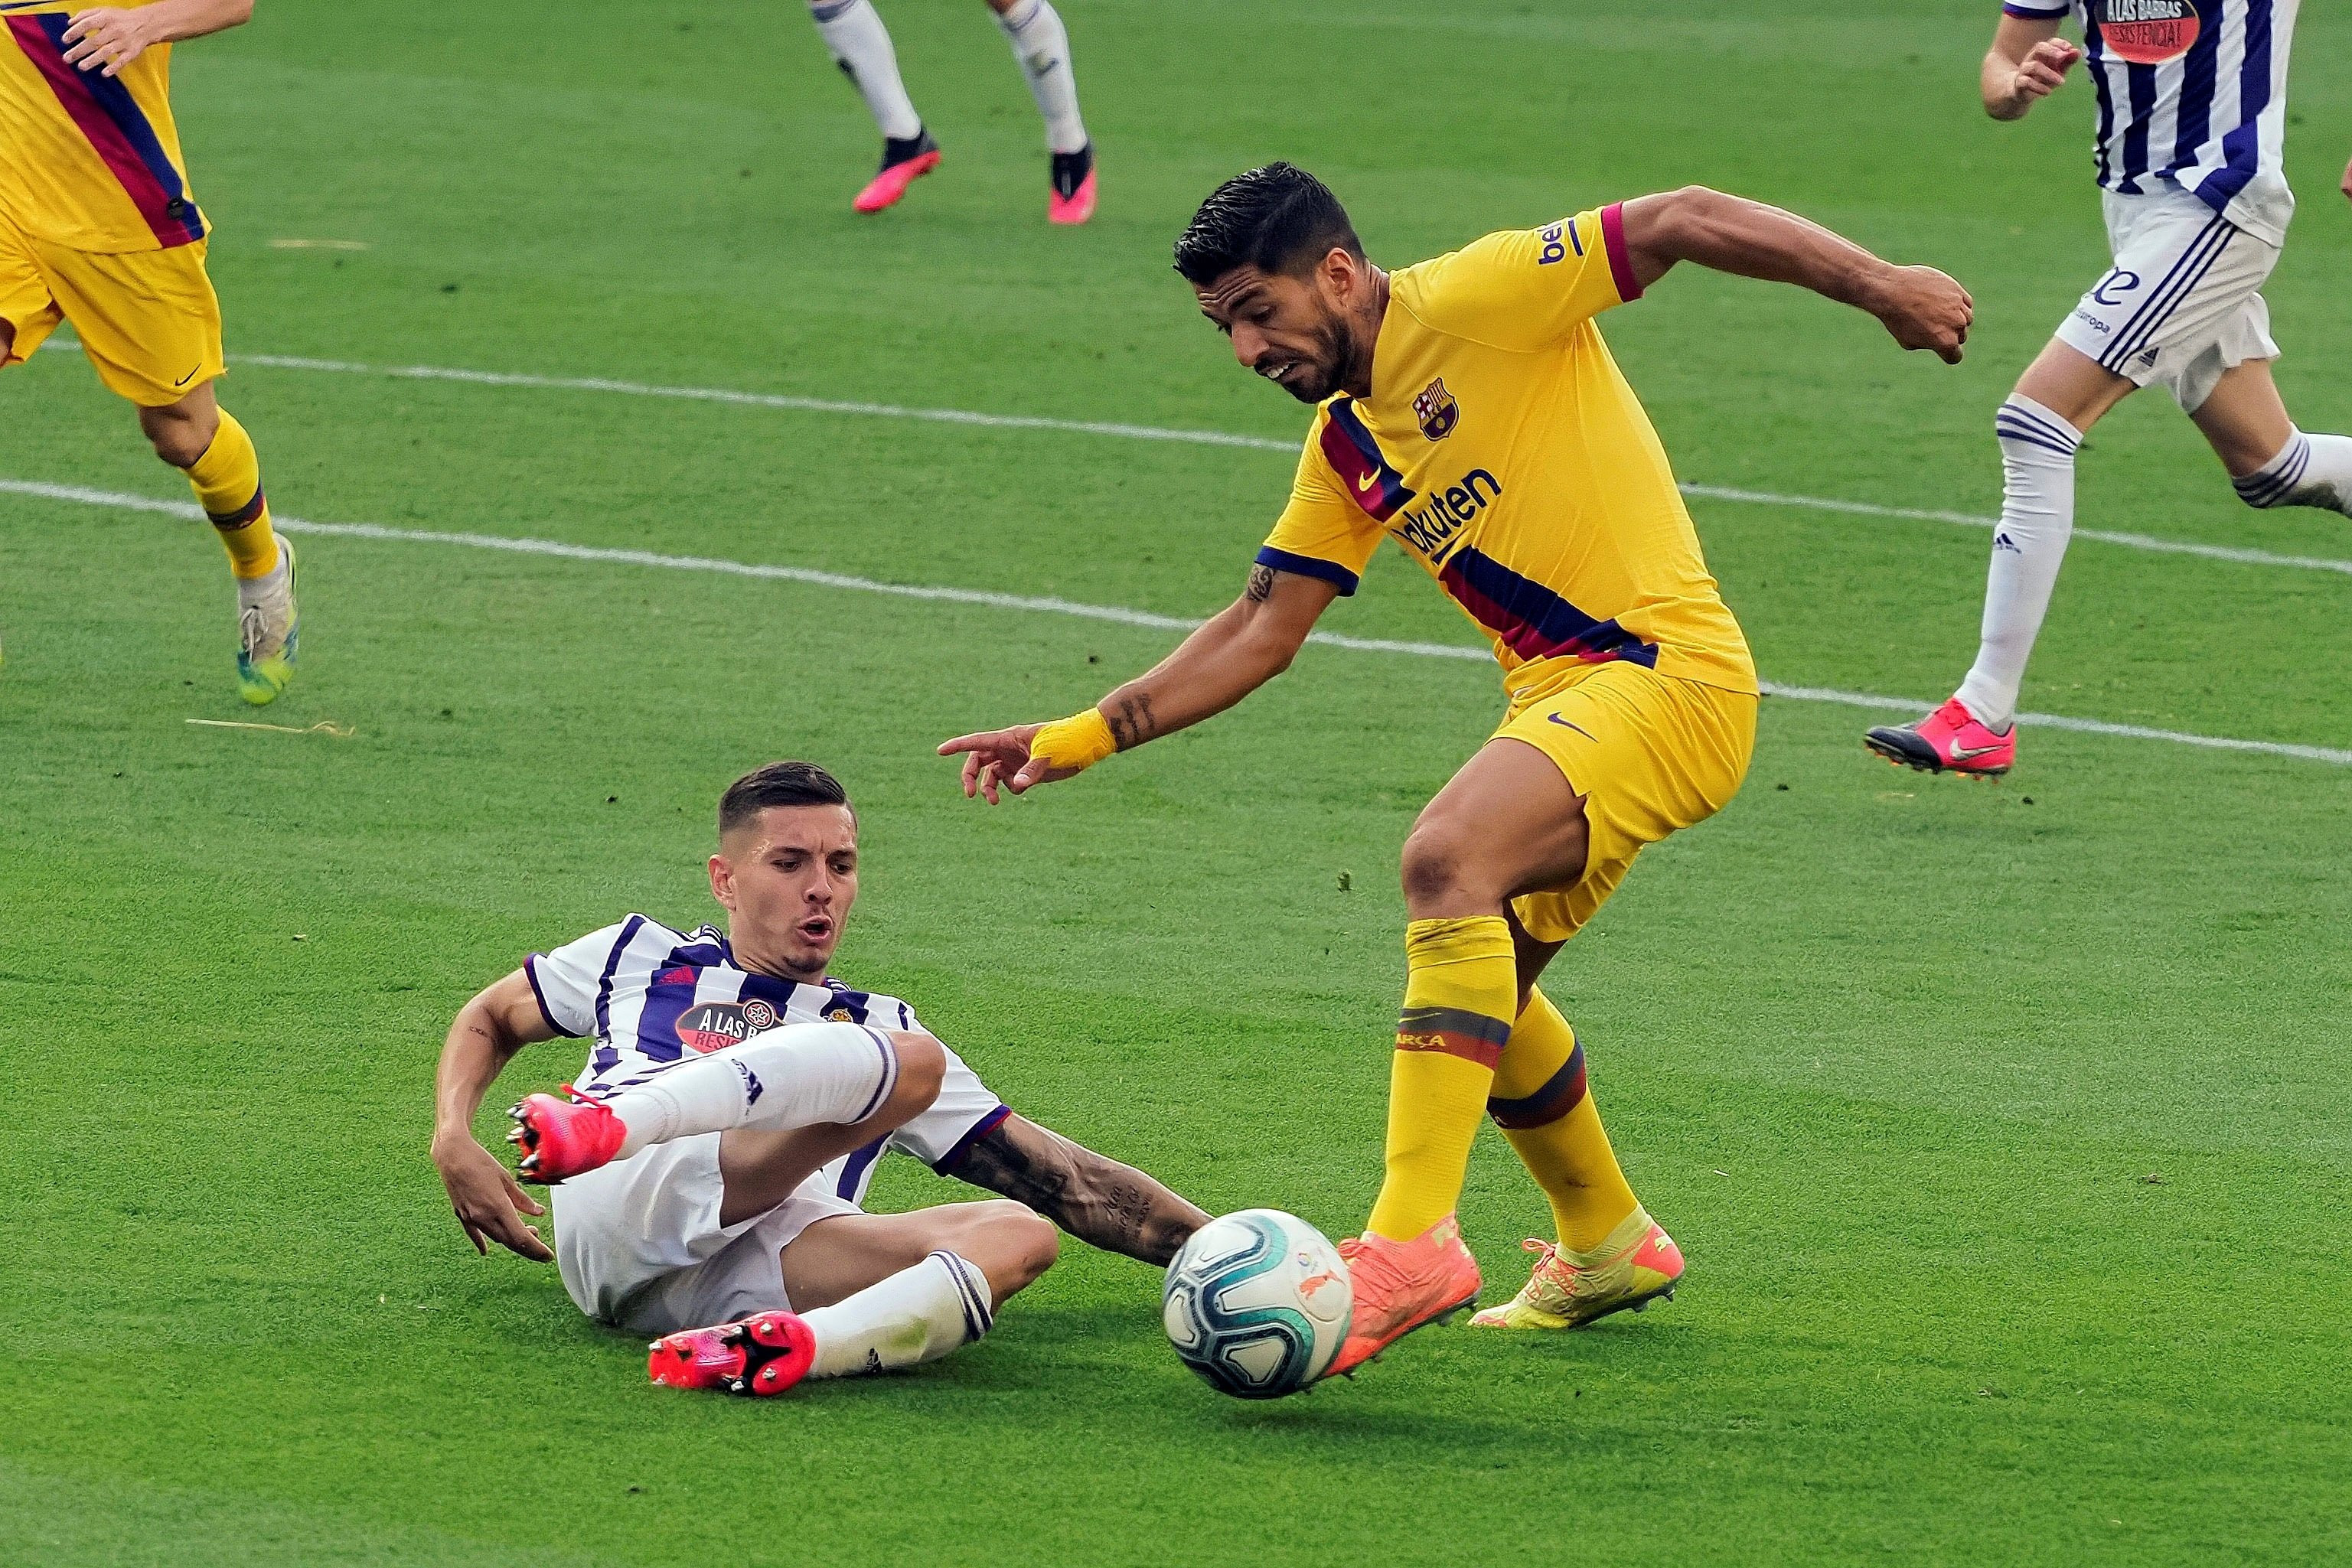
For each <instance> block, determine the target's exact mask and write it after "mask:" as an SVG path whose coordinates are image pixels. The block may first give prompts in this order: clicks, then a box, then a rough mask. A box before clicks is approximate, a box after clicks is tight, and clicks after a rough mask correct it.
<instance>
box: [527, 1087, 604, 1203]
mask: <svg viewBox="0 0 2352 1568" xmlns="http://www.w3.org/2000/svg"><path fill="white" fill-rule="evenodd" d="M563 1092H565V1093H566V1094H571V1095H572V1098H571V1099H569V1100H559V1099H557V1098H556V1097H555V1096H554V1095H552V1094H530V1095H525V1096H524V1097H523V1100H522V1103H520V1104H518V1105H516V1106H514V1107H513V1108H512V1109H510V1110H509V1111H508V1112H507V1114H508V1115H509V1116H511V1117H513V1118H514V1124H515V1125H514V1131H513V1132H511V1133H509V1134H507V1142H508V1143H509V1144H512V1145H515V1147H517V1148H519V1149H520V1150H521V1151H522V1157H521V1158H520V1159H519V1160H517V1161H516V1162H515V1174H516V1175H518V1176H521V1177H522V1179H523V1180H525V1181H535V1182H542V1183H544V1184H546V1185H547V1186H554V1185H555V1184H556V1183H557V1182H560V1181H562V1180H563V1179H564V1178H565V1177H566V1176H580V1175H582V1174H583V1173H585V1172H588V1171H593V1170H594V1169H595V1168H596V1167H597V1166H607V1165H610V1164H612V1163H613V1156H614V1155H617V1154H619V1153H620V1152H621V1140H622V1139H623V1138H625V1137H627V1136H628V1134H629V1129H628V1128H627V1127H625V1126H624V1125H623V1124H622V1123H621V1119H620V1118H619V1117H618V1116H615V1115H614V1114H613V1113H612V1111H611V1110H610V1109H609V1108H608V1107H606V1106H605V1105H604V1104H602V1103H599V1102H597V1101H593V1100H588V1099H584V1098H582V1097H581V1096H579V1095H578V1094H577V1093H575V1092H574V1091H573V1090H572V1085H570V1084H569V1083H567V1084H565V1085H564V1086H563Z"/></svg>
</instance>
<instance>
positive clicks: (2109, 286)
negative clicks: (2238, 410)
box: [2058, 185, 2279, 413]
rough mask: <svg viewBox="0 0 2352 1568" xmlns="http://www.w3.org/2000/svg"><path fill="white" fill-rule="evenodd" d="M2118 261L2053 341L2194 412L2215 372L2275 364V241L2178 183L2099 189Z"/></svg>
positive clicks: (2217, 374) (2217, 378)
mask: <svg viewBox="0 0 2352 1568" xmlns="http://www.w3.org/2000/svg"><path fill="white" fill-rule="evenodd" d="M2101 195H2102V201H2101V206H2102V208H2103V209H2104V211H2105V214H2106V220H2107V242H2108V245H2109V246H2110V247H2111V248H2112V249H2113V250H2114V252H2115V257H2116V264H2115V266H2114V267H2111V268H2109V269H2108V272H2107V275H2106V276H2105V277H2102V278H2101V279H2099V281H2098V283H2097V284H2096V285H2095V287H2093V288H2092V289H2091V291H2090V292H2089V293H2087V294H2085V295H2084V296H2083V298H2082V300H2081V302H2080V303H2078V304H2077V305H2076V306H2075V307H2074V314H2073V315H2071V316H2069V317H2067V318H2066V319H2065V320H2064V321H2063V322H2062V323H2060V325H2059V328H2058V340H2059V341H2061V342H2063V343H2064V344H2066V345H2067V346H2068V347H2070V348H2073V349H2076V350H2081V351H2082V352H2083V353H2085V354H2088V355H2089V356H2090V357H2091V358H2093V359H2095V360H2096V361H2099V363H2100V364H2101V365H2103V366H2105V368H2106V369H2108V370H2110V371H2114V372H2115V373H2116V375H2119V376H2128V377H2130V378H2131V379H2132V380H2133V381H2134V382H2137V383H2138V384H2139V385H2141V386H2144V387H2145V386H2162V387H2163V388H2165V389H2166V390H2167V391H2168V392H2171V393H2172V395H2173V398H2174V400H2175V401H2176V402H2179V404H2180V406H2181V407H2182V408H2183V409H2185V410H2187V411H2188V412H2189V413H2196V412H2197V410H2198V409H2199V408H2200V406H2202V405H2203V403H2204V402H2205V400H2206V398H2207V397H2209V396H2210V395H2211V393H2212V391H2213V383H2214V382H2218V381H2220V380H2221V372H2222V371H2230V370H2234V369H2236V368H2237V367H2238V366H2240V365H2242V364H2244V363H2245V362H2246V361H2248V360H2274V359H2277V358H2278V351H2279V350H2278V345H2277V344H2276V343H2274V342H2273V341H2271V311H2270V307H2269V306H2268V305H2265V304H2264V303H2263V297H2262V294H2261V292H2260V290H2261V288H2262V286H2263V280H2264V279H2266V278H2267V277H2270V275H2271V268H2272V267H2276V266H2277V265H2278V258H2279V247H2278V246H2274V245H2272V244H2271V243H2269V242H2268V241H2267V240H2263V239H2258V238H2256V237H2255V236H2254V235H2251V234H2249V233H2247V232H2246V231H2245V230H2244V229H2242V228H2240V227H2238V226H2237V225H2234V224H2232V223H2231V222H2230V221H2229V220H2228V219H2227V218H2224V217H2223V216H2221V214H2219V213H2217V212H2215V211H2214V210H2213V209H2212V208H2211V207H2209V206H2207V205H2206V204H2204V203H2203V202H2201V201H2199V200H2198V199H2197V198H2196V197H2195V196H2192V195H2190V194H2189V193H2188V192H2186V191H2183V190H2181V189H2179V187H2177V186H2172V185H2166V186H2163V187H2161V188H2160V189H2158V190H2156V191H2152V192H2150V193H2147V194H2146V195H2139V196H2123V195H2117V194H2116V193H2115V192H2113V191H2106V192H2103V193H2101Z"/></svg>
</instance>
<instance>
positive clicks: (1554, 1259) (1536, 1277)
mask: <svg viewBox="0 0 2352 1568" xmlns="http://www.w3.org/2000/svg"><path fill="white" fill-rule="evenodd" d="M1519 1250H1520V1251H1522V1252H1532V1253H1534V1254H1536V1264H1535V1267H1534V1268H1533V1269H1532V1270H1528V1286H1527V1288H1528V1291H1535V1290H1536V1289H1538V1286H1539V1285H1542V1284H1549V1285H1550V1286H1551V1287H1552V1288H1553V1289H1554V1290H1557V1291H1559V1292H1560V1293H1561V1294H1563V1295H1569V1296H1573V1295H1574V1294H1576V1286H1577V1281H1580V1280H1581V1279H1582V1278H1583V1277H1584V1269H1583V1266H1582V1265H1580V1264H1577V1263H1572V1262H1570V1260H1568V1259H1567V1258H1565V1257H1563V1256H1562V1255H1561V1253H1560V1249H1559V1244H1558V1243H1557V1242H1552V1241H1540V1240H1538V1239H1536V1238H1535V1237H1532V1236H1530V1237H1528V1239H1526V1240H1525V1241H1522V1242H1520V1243H1519ZM1547 1276H1549V1278H1547Z"/></svg>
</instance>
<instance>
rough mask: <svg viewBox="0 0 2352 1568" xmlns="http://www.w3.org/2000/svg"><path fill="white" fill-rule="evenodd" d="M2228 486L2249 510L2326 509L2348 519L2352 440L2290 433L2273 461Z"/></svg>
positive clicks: (2351, 504) (2350, 511)
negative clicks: (2234, 487) (2232, 486)
mask: <svg viewBox="0 0 2352 1568" xmlns="http://www.w3.org/2000/svg"><path fill="white" fill-rule="evenodd" d="M2231 483H2232V484H2234V485H2235V486H2237V489H2238V499H2240V500H2241V501H2243V502H2244V503H2245V504H2246V505H2248V506H2249V507H2327V508H2328V509H2329V510H2331V511H2336V512H2342V513H2344V514H2345V515H2346V516H2347V517H2352V435H2305V434H2304V433H2303V432H2302V431H2300V430H2298V431H2295V432H2294V433H2293V434H2290V435H2289V436H2288V437H2287V438H2286V444H2285V445H2284V446H2282V447H2280V448H2279V454H2278V455H2277V456H2275V457H2273V458H2272V459H2271V460H2270V461H2269V462H2268V463H2265V464H2263V465H2262V467H2261V468H2259V469H2257V470H2256V471H2255V472H2253V473H2252V474H2249V475H2247V476H2245V477H2244V478H2242V479H2236V480H2232V481H2231Z"/></svg>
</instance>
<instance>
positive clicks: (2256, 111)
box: [1864, 0, 2352, 777]
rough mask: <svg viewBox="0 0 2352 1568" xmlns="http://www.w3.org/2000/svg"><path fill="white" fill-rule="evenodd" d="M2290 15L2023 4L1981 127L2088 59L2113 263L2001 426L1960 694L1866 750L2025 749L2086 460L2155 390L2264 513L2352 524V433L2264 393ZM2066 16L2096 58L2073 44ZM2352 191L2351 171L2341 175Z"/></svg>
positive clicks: (1980, 759) (2028, 377)
mask: <svg viewBox="0 0 2352 1568" xmlns="http://www.w3.org/2000/svg"><path fill="white" fill-rule="evenodd" d="M2296 5H2297V0H2008V4H2006V5H2003V6H2002V7H2001V11H2002V15H2001V19H2000V28H1999V30H1998V31H1997V32H1996V33H1995V34H1994V36H1993V45H1992V50H1991V52H1990V54H1988V55H1987V56H1986V57H1985V61H1984V70H1983V80H1982V88H1983V93H1984V105H1985V112H1986V113H1988V114H1990V115H1991V116H1992V117H1993V118H1994V119H1995V120H2017V119H2021V118H2022V117H2023V116H2024V115H2025V113H2026V112H2027V111H2028V110H2031V109H2032V107H2033V105H2034V104H2035V103H2037V102H2039V101H2040V100H2041V99H2043V98H2046V97H2048V96H2049V95H2050V94H2051V93H2053V92H2054V91H2056V90H2057V89H2058V88H2059V87H2060V85H2061V84H2063V82H2064V80H2065V78H2066V73H2067V71H2068V70H2069V69H2070V68H2073V66H2074V63H2075V62H2076V61H2077V60H2082V61H2084V62H2086V66H2085V68H2086V69H2087V71H2088V72H2089V74H2090V76H2091V78H2092V83H2093V85H2094V86H2095V89H2097V94H2098V117H2099V119H2098V146H2097V153H2098V168H2099V184H2100V186H2101V188H2102V190H2103V192H2104V194H2103V195H2102V197H2101V201H2102V203H2103V204H2104V207H2105V214H2106V223H2107V235H2108V238H2109V241H2110V242H2111V244H2112V246H2113V248H2114V252H2115V266H2114V267H2111V268H2110V269H2109V270H2108V272H2107V274H2106V276H2105V277H2102V278H2100V279H2099V281H2098V282H2097V283H2096V284H2095V285H2094V286H2093V287H2092V288H2091V290H2090V292H2089V293H2087V294H2085V295H2084V296H2083V298H2082V302H2081V303H2080V304H2078V305H2076V306H2075V307H2074V314H2073V315H2071V316H2069V317H2068V318H2067V319H2065V320H2064V321H2063V323H2061V324H2060V326H2059V328H2058V332H2057V336H2056V337H2054V338H2053V340H2051V342H2050V344H2049V346H2048V347H2046V348H2045V349H2043V350H2042V355H2041V357H2040V358H2039V359H2037V360H2035V361H2033V363H2032V366H2031V367H2030V368H2029V369H2028V370H2027V371H2026V372H2025V374H2024V375H2023V376H2021V377H2020V378H2019V380H2018V382H2017V388H2016V390H2015V391H2014V392H2011V394H2010V396H2009V401H2008V402H2004V403H2002V404H2001V407H2000V416H1999V417H1998V419H1997V420H1996V421H1995V422H1994V429H1995V433H1996V434H1998V435H1999V437H2000V453H2001V467H2002V473H2003V477H2004V485H2003V488H2002V497H2001V509H2000V526H1999V528H1996V529H1995V530H1994V533H1993V541H1992V568H1991V570H1990V574H1989V577H1988V580H1987V582H1986V585H1985V610H1984V625H1983V632H1982V640H1981V643H1980V644H1979V648H1978V652H1977V661H1976V664H1975V666H1974V667H1973V668H1971V669H1970V670H1969V674H1968V678H1967V679H1966V680H1965V681H1963V682H1962V683H1961V684H1960V687H1959V690H1958V692H1957V693H1955V694H1954V695H1953V696H1952V698H1951V699H1950V700H1949V701H1948V702H1947V703H1945V704H1944V706H1941V707H1939V708H1937V710H1936V711H1935V712H1934V713H1932V714H1929V715H1928V716H1927V717H1926V718H1923V719H1921V720H1920V721H1919V722H1918V723H1916V724H1909V725H1888V726H1883V727H1879V728H1876V729H1873V730H1871V731H1870V732H1869V734H1868V735H1867V736H1865V737H1864V743H1865V744H1866V745H1868V746H1869V747H1870V748H1871V749H1872V750H1874V751H1875V752H1877V753H1878V754H1879V755H1880V756H1882V757H1885V758H1887V759H1888V760H1889V761H1893V762H1900V763H1906V764H1907V765H1909V766H1910V767H1913V768H1919V769H1921V770H1923V771H1927V772H1935V773H1943V772H1953V773H1970V774H1977V775H1979V776H1984V777H1993V776H1998V775H2000V774H2002V773H2006V772H2008V771H2009V769H2010V767H2011V764H2012V763H2013V762H2014V761H2015V759H2016V755H2017V732H2016V723H2015V721H2016V714H2017V694H2018V687H2019V685H2021V682H2022V681H2023V679H2024V675H2025V662H2026V658H2027V656H2028V655H2029V654H2031V653H2032V651H2033V640H2034V637H2035V635H2036V634H2037V633H2038V632H2040V631H2041V630H2042V616H2043V614H2044V613H2045V612H2047V611H2048V609H2049V607H2050V591H2051V589H2052V587H2053V585H2054V584H2055V583H2056V582H2057V580H2058V567H2059V563H2060V562H2061V561H2062V560H2063V559H2064V558H2065V554H2066V540H2067V537H2068V536H2069V535H2070V534H2071V533H2072V532H2073V531H2074V454H2075V451H2076V449H2077V448H2078V447H2080V446H2081V444H2082V443H2083V437H2084V434H2086V433H2087V432H2088V431H2089V430H2090V428H2091V426H2092V425H2094V424H2095V423H2098V421H2099V420H2100V419H2101V418H2102V417H2104V416H2105V414H2106V413H2107V411H2108V410H2110V409H2112V408H2114V407H2115V406H2116V404H2117V403H2118V402H2122V401H2123V400H2124V399H2125V398H2126V396H2128V395H2130V394H2131V393H2132V392H2135V391H2137V389H2139V388H2141V387H2144V386H2161V387H2163V388H2164V389H2165V391H2167V392H2170V393H2171V394H2172V396H2173V397H2174V399H2175V400H2176V401H2178V402H2179V404H2180V407H2181V409H2182V411H2183V412H2184V413H2187V414H2188V415H2189V418H2190V419H2191V420H2193V421H2195V422H2196V424H2197V427H2198V428H2199V429H2200V430H2201V431H2202V432H2204V434H2205V439H2206V440H2207V441H2209V442H2210V443H2211V444H2212V447H2213V452H2214V455H2216V456H2218V457H2220V458H2221V465H2222V466H2223V467H2224V468H2226V469H2227V470H2228V471H2229V474H2230V478H2231V483H2232V484H2234V485H2235V486H2236V487H2237V492H2238V497H2239V499H2241V500H2242V501H2244V502H2245V503H2246V504H2247V505H2248V506H2250V507H2328V508H2331V509H2333V510H2335V511H2338V512H2344V513H2347V514H2352V437H2347V436H2342V435H2306V434H2304V433H2303V432H2302V431H2299V430H2297V429H2296V428H2295V426H2294V421H2293V420H2291V419H2289V418H2288V417H2287V412H2286V407H2285V405H2284V403H2283V402H2280V400H2279V393H2278V388H2277V386H2276V384H2275V383H2273V381H2272V380H2271V365H2270V362H2271V361H2273V360H2274V359H2276V358H2277V357H2278V352H2279V349H2278V345H2277V344H2276V343H2274V342H2273V341H2272V340H2271V334H2270V310H2269V308H2268V307H2267V306H2266V305H2264V304H2263V297H2262V295H2261V293H2260V292H2259V290H2260V289H2261V287H2262V286H2263V280H2264V279H2265V278H2267V277H2269V276H2270V274H2271V269H2272V267H2274V266H2276V265H2277V263H2278V257H2279V247H2280V246H2281V245H2282V244H2284V241H2285V239H2286V227H2287V220H2288V219H2289V218H2290V217H2291V216H2293V215H2294V193H2293V192H2291V191H2289V190H2288V189H2287V183H2286V174H2285V172H2284V167H2283V165H2282V162H2281V160H2282V155H2283V150H2284V141H2285V139H2286V78H2287V51H2288V47H2289V45H2290V44H2291V43H2292V42H2293V41H2294V20H2295V8H2296ZM2069 15H2073V16H2076V17H2078V18H2079V19H2080V21H2081V23H2082V27H2083V37H2084V47H2082V48H2077V47H2075V46H2074V45H2073V44H2071V43H2068V42H2066V41H2065V40H2063V39H2062V38H2060V37H2058V36H2057V35H2058V26H2059V24H2060V23H2061V22H2063V21H2064V20H2065V19H2066V18H2067V16H2069ZM2346 187H2347V194H2352V170H2347V173H2346Z"/></svg>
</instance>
